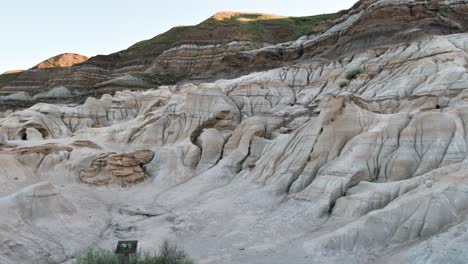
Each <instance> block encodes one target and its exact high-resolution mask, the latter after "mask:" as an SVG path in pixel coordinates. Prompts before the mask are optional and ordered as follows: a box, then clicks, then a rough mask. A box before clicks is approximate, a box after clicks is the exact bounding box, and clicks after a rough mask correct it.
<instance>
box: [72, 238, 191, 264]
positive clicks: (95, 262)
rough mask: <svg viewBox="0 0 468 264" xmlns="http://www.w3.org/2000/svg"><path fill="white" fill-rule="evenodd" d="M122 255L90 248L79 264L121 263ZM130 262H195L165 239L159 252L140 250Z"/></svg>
mask: <svg viewBox="0 0 468 264" xmlns="http://www.w3.org/2000/svg"><path fill="white" fill-rule="evenodd" d="M119 263H122V256H121V255H116V254H115V253H114V252H113V251H111V250H104V249H100V250H95V249H90V250H88V251H87V252H86V253H85V254H84V255H83V256H82V257H80V258H79V259H78V264H119ZM130 264H193V262H192V261H191V260H189V259H188V258H187V256H186V254H185V252H184V251H182V250H180V249H178V248H177V246H176V245H172V244H170V243H169V242H167V241H165V242H164V243H163V245H162V246H161V248H160V250H159V253H158V254H151V253H148V252H141V251H140V252H138V253H137V254H133V255H130Z"/></svg>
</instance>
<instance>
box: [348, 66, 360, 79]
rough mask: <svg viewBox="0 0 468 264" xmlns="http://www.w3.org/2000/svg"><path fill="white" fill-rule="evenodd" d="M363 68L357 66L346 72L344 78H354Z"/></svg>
mask: <svg viewBox="0 0 468 264" xmlns="http://www.w3.org/2000/svg"><path fill="white" fill-rule="evenodd" d="M363 71H364V70H363V69H362V68H361V67H359V68H354V69H352V70H351V71H349V72H347V73H346V79H347V80H348V81H351V80H353V79H354V78H356V77H357V76H358V75H359V74H361V73H362V72H363Z"/></svg>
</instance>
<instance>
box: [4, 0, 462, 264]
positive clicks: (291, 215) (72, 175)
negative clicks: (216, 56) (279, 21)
mask: <svg viewBox="0 0 468 264" xmlns="http://www.w3.org/2000/svg"><path fill="white" fill-rule="evenodd" d="M440 4H441V5H443V6H444V5H445V7H447V8H450V9H451V10H452V11H450V12H453V13H454V14H466V11H467V10H468V2H466V1H456V2H455V1H440ZM363 5H364V6H365V8H366V9H362V10H370V11H367V12H370V13H363V14H365V15H366V16H368V17H370V16H372V12H380V11H382V10H398V8H400V7H401V8H402V10H406V9H405V8H406V6H407V5H409V6H412V7H414V6H419V5H421V6H422V3H421V1H402V3H399V4H395V3H394V2H393V1H361V2H360V4H359V5H357V6H356V8H355V10H358V11H359V10H361V9H360V8H364V7H363ZM438 8H439V9H438V10H444V9H443V7H440V6H439V7H438ZM430 9H431V10H432V11H430V12H436V11H437V9H435V7H434V8H433V7H432V6H430ZM362 10H361V11H359V12H364V11H362ZM428 10H429V7H428ZM371 11H372V12H371ZM400 11H401V10H400ZM351 12H354V11H351ZM356 12H357V11H356ZM401 12H403V11H401ZM428 12H429V11H428ZM441 16H443V15H441ZM355 19H356V18H352V16H349V17H348V18H346V19H345V20H343V22H342V23H344V24H339V25H340V26H339V28H340V29H343V28H344V27H346V25H351V24H352V23H351V22H352V21H358V20H355ZM421 19H422V20H424V18H421ZM422 20H421V21H422ZM334 30H335V29H333V30H332V32H335V31H334ZM332 32H330V34H331V33H332ZM336 32H338V31H336ZM323 34H327V33H323ZM337 34H338V33H337ZM374 34H377V33H374ZM313 41H316V39H314V38H313V37H311V36H308V37H303V38H301V39H300V40H298V41H297V42H296V44H291V45H293V46H291V47H292V48H294V47H297V43H302V46H303V47H306V46H307V45H306V44H307V43H312V42H313ZM337 43H338V44H337V45H338V46H339V45H340V44H339V41H338V42H337ZM294 45H296V46H294ZM277 48H278V46H271V47H270V48H269V49H268V50H270V51H274V50H277ZM304 50H305V49H304ZM259 52H260V51H259ZM343 52H344V51H343ZM255 54H259V53H250V55H249V56H252V58H253V57H255V56H257V55H255ZM305 54H309V53H308V52H306V53H305ZM343 54H344V55H340V56H338V57H337V58H336V59H331V57H330V58H329V59H327V58H324V57H321V58H320V59H311V60H308V59H304V60H299V61H296V63H294V64H291V65H289V64H288V65H285V66H284V67H279V68H274V69H270V70H266V71H260V72H255V73H251V74H247V75H244V76H241V77H239V78H235V79H225V80H218V81H215V82H209V83H203V84H199V85H195V84H184V85H174V86H159V87H158V88H157V89H151V90H147V91H144V92H136V91H119V92H116V93H115V95H114V96H111V95H105V96H103V97H102V98H101V99H94V98H88V99H87V101H86V102H85V103H84V104H82V105H78V106H66V105H51V104H37V105H35V106H33V107H31V108H29V109H26V110H22V111H17V112H13V113H5V114H4V117H1V116H0V162H1V165H2V166H1V167H0V180H1V182H0V183H1V186H2V187H0V194H1V198H0V210H2V211H6V212H8V214H6V215H1V216H0V218H1V219H2V221H1V222H0V223H1V224H0V260H1V261H2V262H5V263H31V262H34V263H62V262H65V261H68V260H72V259H73V258H74V257H76V256H77V255H79V254H80V253H82V252H83V251H84V250H85V249H86V248H87V247H88V246H89V245H91V244H97V245H98V246H101V247H107V248H111V247H112V246H114V244H115V242H116V240H118V239H138V240H139V241H140V245H141V247H142V248H144V249H149V250H151V249H154V248H155V247H157V245H159V243H160V242H161V241H162V240H164V239H171V240H175V241H177V242H178V243H179V244H181V246H183V247H184V248H185V249H186V251H187V252H188V254H189V255H190V256H192V257H193V258H194V259H195V260H196V262H197V263H395V262H398V263H464V261H465V260H466V259H467V258H468V255H467V253H466V251H465V250H464V249H465V248H466V246H467V242H466V240H467V238H468V232H467V228H466V227H467V221H466V216H467V212H468V211H467V209H468V202H467V201H468V196H467V194H468V178H467V173H466V172H467V171H468V163H467V161H466V157H467V154H468V149H467V147H468V136H467V133H466V131H467V129H468V127H467V125H466V124H468V100H467V99H468V66H467V65H468V34H467V33H459V34H440V32H438V34H422V35H420V36H418V37H417V38H414V39H406V40H402V39H399V40H395V42H393V43H389V44H388V45H380V44H379V45H378V43H377V44H376V43H370V44H369V45H367V46H361V45H360V46H359V49H353V51H352V52H351V53H350V54H348V55H346V54H347V52H344V53H343ZM304 56H305V55H304ZM307 56H311V58H314V57H313V55H311V54H309V55H307ZM24 249H28V250H24Z"/></svg>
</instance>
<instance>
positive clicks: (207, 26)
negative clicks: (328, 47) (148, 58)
mask: <svg viewBox="0 0 468 264" xmlns="http://www.w3.org/2000/svg"><path fill="white" fill-rule="evenodd" d="M336 17H337V15H336V14H324V15H317V16H307V17H284V16H277V15H269V14H253V13H252V14H250V13H234V12H223V13H218V14H216V15H214V16H213V17H211V18H209V19H207V20H205V21H203V22H202V23H200V24H198V25H195V26H179V27H174V28H172V29H170V30H169V31H167V32H165V33H163V34H160V35H158V36H156V37H154V38H152V39H149V40H144V41H140V42H138V43H136V44H135V45H133V46H131V47H130V48H129V50H133V51H138V50H141V49H145V48H150V47H153V46H155V45H161V44H162V45H167V46H172V45H174V44H176V43H177V42H181V41H182V42H183V41H187V42H190V41H206V40H209V41H215V42H216V41H217V42H220V41H224V42H226V41H235V40H239V41H246V40H251V41H259V42H268V43H273V44H275V43H280V42H286V41H291V40H295V39H297V38H299V37H300V36H302V35H304V34H306V33H307V32H308V31H309V30H310V29H311V28H313V27H314V26H316V25H318V24H319V23H321V22H323V21H327V20H331V19H334V18H336Z"/></svg>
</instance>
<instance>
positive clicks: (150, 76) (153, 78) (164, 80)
mask: <svg viewBox="0 0 468 264" xmlns="http://www.w3.org/2000/svg"><path fill="white" fill-rule="evenodd" d="M133 76H135V77H137V78H140V79H142V80H143V81H145V82H147V83H151V84H154V85H174V84H176V82H177V77H176V76H174V75H173V74H160V73H143V72H139V73H134V74H133Z"/></svg>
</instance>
